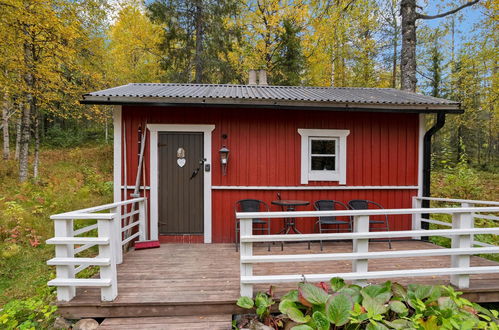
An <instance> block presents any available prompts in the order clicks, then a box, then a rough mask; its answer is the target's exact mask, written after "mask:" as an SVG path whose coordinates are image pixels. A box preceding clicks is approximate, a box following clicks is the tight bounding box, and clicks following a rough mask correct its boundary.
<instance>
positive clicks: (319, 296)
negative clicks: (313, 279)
mask: <svg viewBox="0 0 499 330" xmlns="http://www.w3.org/2000/svg"><path fill="white" fill-rule="evenodd" d="M298 288H299V290H300V292H301V294H302V296H303V298H305V300H307V301H308V302H310V303H311V304H314V305H321V304H325V303H326V302H327V299H328V298H329V295H328V294H327V292H326V291H324V290H322V289H321V288H319V287H317V286H315V285H313V284H311V283H300V284H298Z"/></svg>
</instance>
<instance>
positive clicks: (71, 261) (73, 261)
mask: <svg viewBox="0 0 499 330" xmlns="http://www.w3.org/2000/svg"><path fill="white" fill-rule="evenodd" d="M110 263H111V260H110V259H109V258H52V259H50V260H49V261H47V265H49V266H68V265H73V266H76V265H92V266H108V265H109V264H110Z"/></svg>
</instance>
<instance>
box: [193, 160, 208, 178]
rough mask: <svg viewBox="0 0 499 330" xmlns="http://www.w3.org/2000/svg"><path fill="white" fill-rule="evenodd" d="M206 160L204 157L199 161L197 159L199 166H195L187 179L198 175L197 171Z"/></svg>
mask: <svg viewBox="0 0 499 330" xmlns="http://www.w3.org/2000/svg"><path fill="white" fill-rule="evenodd" d="M205 161H206V158H202V159H201V160H200V161H199V166H198V168H196V169H195V170H194V172H192V175H191V178H190V179H189V180H192V179H194V178H195V177H196V175H198V173H199V171H201V169H202V168H203V164H204V162H205Z"/></svg>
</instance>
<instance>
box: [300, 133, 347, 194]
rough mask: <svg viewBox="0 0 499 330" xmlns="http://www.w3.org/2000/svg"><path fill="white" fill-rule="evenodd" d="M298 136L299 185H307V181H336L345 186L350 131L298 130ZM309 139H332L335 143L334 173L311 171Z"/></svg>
mask: <svg viewBox="0 0 499 330" xmlns="http://www.w3.org/2000/svg"><path fill="white" fill-rule="evenodd" d="M298 134H300V136H301V184H308V182H309V181H337V182H338V183H339V184H346V181H347V136H348V135H349V134H350V131H349V130H340V129H306V128H299V129H298ZM311 138H317V139H334V140H336V141H337V142H336V146H335V157H336V159H335V161H336V168H335V171H312V170H311V169H310V160H311V140H312V139H311Z"/></svg>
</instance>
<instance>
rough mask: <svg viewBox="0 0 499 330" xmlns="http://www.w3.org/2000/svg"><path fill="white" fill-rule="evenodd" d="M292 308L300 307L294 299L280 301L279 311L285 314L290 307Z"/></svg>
mask: <svg viewBox="0 0 499 330" xmlns="http://www.w3.org/2000/svg"><path fill="white" fill-rule="evenodd" d="M290 308H298V306H296V304H295V303H294V302H293V301H290V300H281V302H280V303H279V311H280V312H281V313H283V314H287V312H288V309H290Z"/></svg>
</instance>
